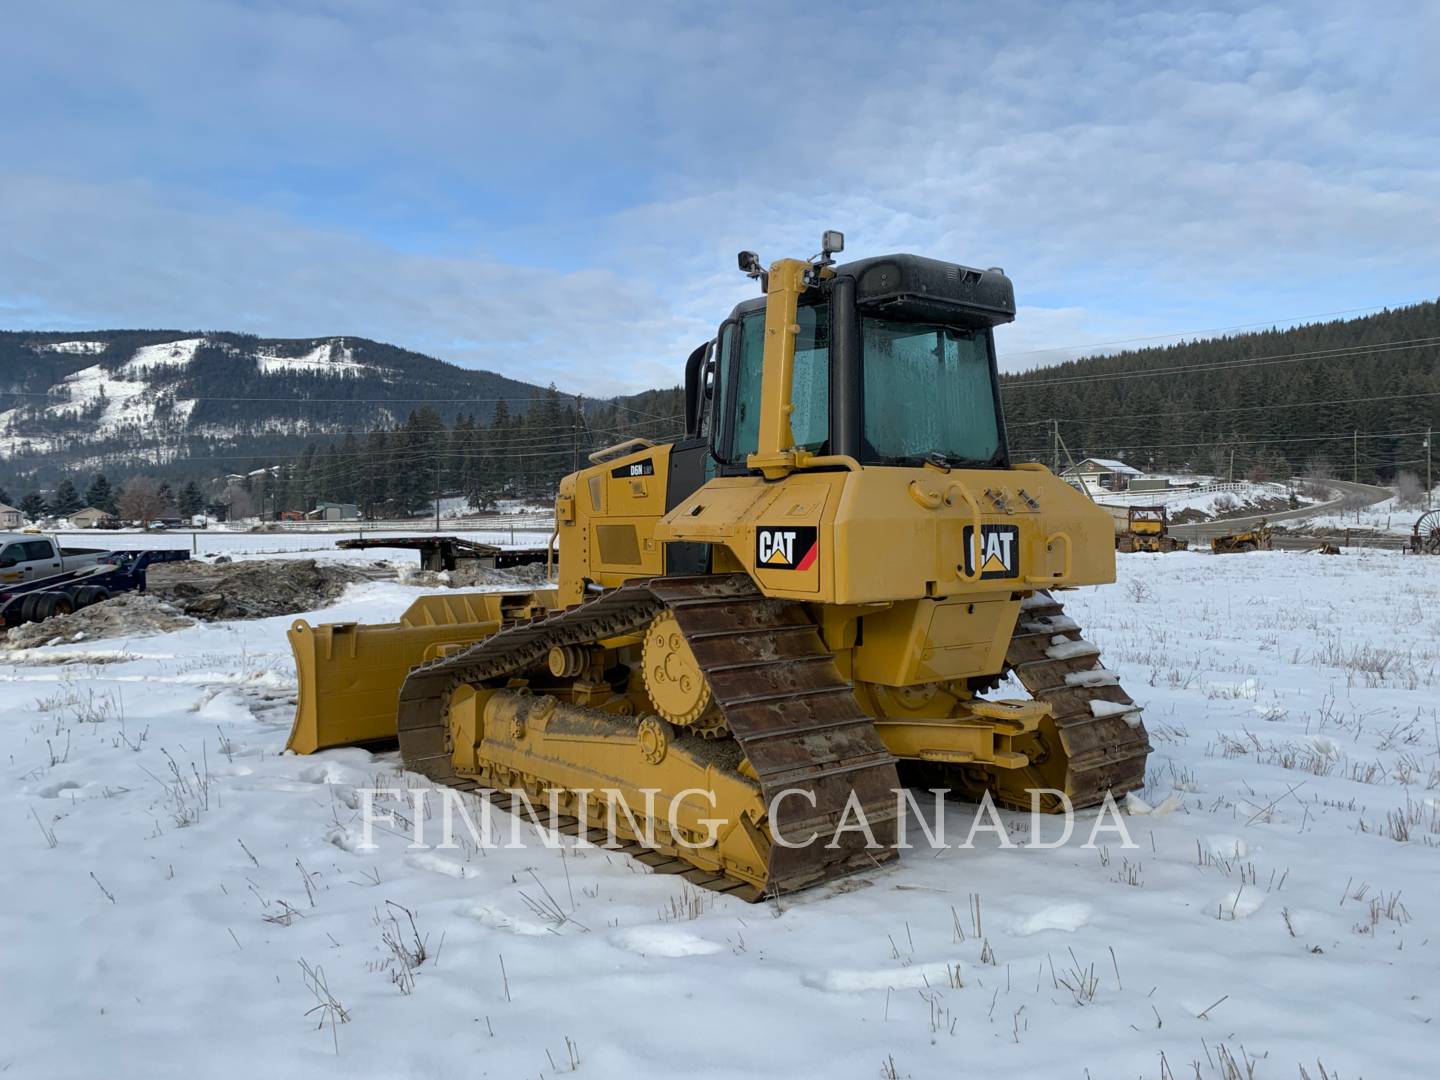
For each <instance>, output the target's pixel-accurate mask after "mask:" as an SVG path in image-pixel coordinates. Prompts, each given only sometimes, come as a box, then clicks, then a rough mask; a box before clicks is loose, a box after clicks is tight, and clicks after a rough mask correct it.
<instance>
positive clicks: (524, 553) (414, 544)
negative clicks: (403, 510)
mask: <svg viewBox="0 0 1440 1080" xmlns="http://www.w3.org/2000/svg"><path fill="white" fill-rule="evenodd" d="M335 546H336V547H337V548H341V549H342V550H344V551H369V550H370V549H371V548H408V549H410V550H412V551H418V552H420V568H421V569H422V570H437V571H439V570H454V569H456V568H457V566H458V564H459V562H460V560H462V559H470V560H473V561H475V562H477V563H479V564H480V565H481V566H486V567H491V568H493V569H497V570H504V569H506V568H507V567H511V566H524V565H525V564H527V563H539V562H544V561H545V554H546V550H545V548H543V547H537V548H503V547H499V546H497V545H495V544H482V543H479V542H478V541H475V540H465V539H462V538H461V537H458V536H390V537H383V536H376V537H363V538H360V539H353V540H337V541H336V542H335Z"/></svg>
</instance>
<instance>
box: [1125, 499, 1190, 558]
mask: <svg viewBox="0 0 1440 1080" xmlns="http://www.w3.org/2000/svg"><path fill="white" fill-rule="evenodd" d="M1107 509H1108V510H1109V511H1110V514H1111V516H1112V517H1114V519H1115V550H1116V551H1152V552H1164V551H1184V550H1185V548H1186V547H1187V546H1188V544H1187V542H1186V541H1184V540H1182V539H1180V538H1179V537H1178V536H1172V535H1170V514H1169V512H1168V511H1167V510H1166V509H1165V507H1163V506H1111V507H1107Z"/></svg>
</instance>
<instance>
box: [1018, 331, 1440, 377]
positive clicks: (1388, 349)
mask: <svg viewBox="0 0 1440 1080" xmlns="http://www.w3.org/2000/svg"><path fill="white" fill-rule="evenodd" d="M1437 345H1440V337H1427V338H1408V339H1403V340H1401V341H1391V342H1377V343H1376V344H1374V345H1359V346H1346V347H1344V348H1334V349H1314V350H1311V351H1308V352H1302V353H1276V354H1273V355H1270V356H1255V357H1235V358H1232V359H1230V360H1220V361H1214V362H1210V363H1204V364H1181V365H1178V366H1175V367H1167V368H1151V369H1149V370H1147V371H1116V372H1097V373H1095V374H1093V375H1067V376H1062V377H1058V378H1053V379H1031V378H1027V377H1026V376H1024V375H1010V376H1007V377H1006V378H1005V380H1003V381H1002V383H1001V387H1002V390H1030V389H1034V388H1035V387H1040V386H1062V385H1069V384H1073V383H1092V382H1110V381H1114V380H1123V379H1146V378H1151V377H1153V376H1155V375H1173V374H1177V373H1179V374H1196V373H1203V372H1211V371H1225V370H1232V369H1238V368H1250V367H1269V366H1271V365H1274V364H1294V363H1299V362H1300V361H1301V360H1340V359H1344V358H1346V357H1350V356H1379V355H1384V354H1387V353H1392V352H1405V351H1408V350H1411V349H1429V348H1435V347H1436V346H1437Z"/></svg>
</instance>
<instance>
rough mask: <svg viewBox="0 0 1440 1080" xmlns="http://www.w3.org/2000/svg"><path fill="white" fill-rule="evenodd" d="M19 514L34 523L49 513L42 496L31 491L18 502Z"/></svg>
mask: <svg viewBox="0 0 1440 1080" xmlns="http://www.w3.org/2000/svg"><path fill="white" fill-rule="evenodd" d="M20 512H21V513H22V514H24V515H25V516H26V517H28V518H29V519H30V520H31V521H35V520H37V519H39V518H42V517H44V516H45V515H46V514H47V513H49V512H50V508H49V506H47V505H46V503H45V498H44V496H42V495H41V494H40V493H39V492H38V491H32V492H30V493H29V494H28V495H26V496H25V497H24V498H23V499H21V500H20Z"/></svg>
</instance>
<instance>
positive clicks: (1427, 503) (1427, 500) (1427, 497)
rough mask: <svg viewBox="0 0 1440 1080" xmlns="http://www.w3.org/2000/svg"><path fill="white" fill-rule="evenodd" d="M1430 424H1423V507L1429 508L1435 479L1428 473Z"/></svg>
mask: <svg viewBox="0 0 1440 1080" xmlns="http://www.w3.org/2000/svg"><path fill="white" fill-rule="evenodd" d="M1430 436H1431V429H1430V425H1429V424H1426V425H1425V509H1426V510H1429V509H1430V491H1431V489H1432V488H1433V487H1434V486H1435V481H1434V479H1432V477H1431V475H1430Z"/></svg>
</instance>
